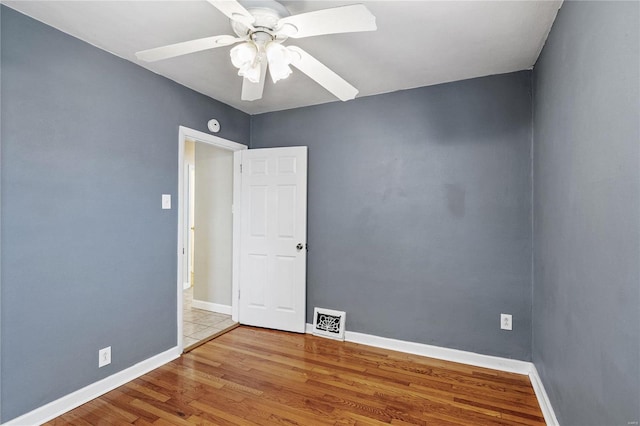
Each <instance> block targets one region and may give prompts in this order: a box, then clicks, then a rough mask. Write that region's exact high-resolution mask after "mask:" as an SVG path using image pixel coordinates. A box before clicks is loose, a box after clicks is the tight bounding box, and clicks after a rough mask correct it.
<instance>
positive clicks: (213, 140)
mask: <svg viewBox="0 0 640 426" xmlns="http://www.w3.org/2000/svg"><path fill="white" fill-rule="evenodd" d="M186 140H193V141H195V142H202V143H206V144H210V145H213V146H216V147H218V148H222V149H226V150H229V151H234V152H235V151H242V150H245V149H248V147H247V146H246V145H243V144H240V143H237V142H233V141H230V140H227V139H224V138H221V137H218V136H214V135H210V134H208V133H204V132H200V131H198V130H195V129H191V128H189V127H184V126H180V127H179V129H178V201H177V203H175V206H176V208H177V209H178V250H177V260H178V262H177V266H178V276H177V291H178V299H177V300H178V309H177V320H178V349H179V350H180V351H182V350H183V349H184V342H183V341H182V318H183V312H182V294H183V286H184V283H183V273H184V271H183V268H184V265H183V264H184V262H183V261H182V260H183V256H184V255H183V252H182V250H183V248H185V247H184V221H185V219H186V218H185V217H184V209H183V208H182V206H184V202H185V197H186V196H185V194H184V183H185V182H184V180H185V179H184V145H185V141H186ZM233 182H234V185H233V248H232V251H233V253H232V265H233V266H232V271H231V319H233V321H238V297H237V294H238V291H239V285H238V276H239V270H238V268H239V265H240V262H239V260H240V220H239V216H240V208H239V207H240V204H239V203H240V185H238V184H236V182H237V183H239V182H240V156H239V155H236V154H234V156H233ZM185 249H186V248H185Z"/></svg>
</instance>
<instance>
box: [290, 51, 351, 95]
mask: <svg viewBox="0 0 640 426" xmlns="http://www.w3.org/2000/svg"><path fill="white" fill-rule="evenodd" d="M287 49H289V51H290V52H292V53H293V54H292V55H291V56H292V61H291V65H293V66H294V67H296V68H298V69H299V70H300V71H302V72H303V73H305V74H306V75H308V76H309V77H311V78H312V79H313V80H315V81H316V82H317V83H318V84H320V85H321V86H322V87H324V88H325V89H327V90H328V91H329V92H331V93H333V94H334V95H335V96H336V97H337V98H339V99H340V100H341V101H348V100H350V99H353V98H355V97H356V95H357V94H358V89H356V88H355V87H353V86H352V85H350V84H349V83H347V82H346V81H345V80H344V79H343V78H342V77H340V76H339V75H338V74H336V73H335V72H333V71H331V70H330V69H329V68H327V66H326V65H324V64H322V63H321V62H320V61H318V60H317V59H316V58H314V57H313V56H311V55H309V54H308V53H307V52H305V51H304V50H302V49H300V48H299V47H296V46H287Z"/></svg>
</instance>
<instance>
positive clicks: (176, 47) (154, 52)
mask: <svg viewBox="0 0 640 426" xmlns="http://www.w3.org/2000/svg"><path fill="white" fill-rule="evenodd" d="M242 40H244V39H242V38H237V37H233V36H230V35H221V36H213V37H205V38H200V39H197V40H189V41H184V42H182V43H176V44H170V45H168V46H162V47H156V48H155V49H148V50H142V51H140V52H136V57H137V58H138V59H140V60H142V61H145V62H155V61H160V60H162V59H168V58H173V57H175V56H182V55H186V54H188V53H194V52H200V51H201V50H208V49H215V48H216V47H223V46H229V45H230V44H233V43H237V42H239V41H242Z"/></svg>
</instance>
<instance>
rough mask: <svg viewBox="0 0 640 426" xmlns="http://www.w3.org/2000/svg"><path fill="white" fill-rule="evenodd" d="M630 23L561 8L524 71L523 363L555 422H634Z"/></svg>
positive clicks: (637, 306)
mask: <svg viewBox="0 0 640 426" xmlns="http://www.w3.org/2000/svg"><path fill="white" fill-rule="evenodd" d="M639 16H640V10H639V3H638V2H628V3H622V2H573V1H569V2H565V3H564V5H563V6H562V9H561V10H560V12H559V15H558V18H557V20H556V22H555V24H554V26H553V29H552V31H551V35H550V37H549V39H548V40H547V44H546V46H545V47H544V50H543V52H542V56H541V57H540V59H539V60H538V63H537V64H536V66H535V71H534V78H535V95H534V105H535V107H534V134H535V143H534V188H535V191H534V192H535V193H534V217H535V224H534V241H535V252H534V255H535V266H534V288H533V290H534V297H533V318H534V323H533V360H534V362H535V364H536V366H537V368H538V371H539V372H540V375H541V377H542V379H543V382H544V385H545V388H546V390H547V392H548V394H549V396H550V398H551V402H552V405H553V407H554V409H555V411H556V414H557V416H558V419H559V421H560V423H561V424H562V425H566V426H569V425H581V426H584V425H627V424H633V422H638V421H639V420H640V413H639V410H640V408H639V407H640V370H639V364H640V341H639V339H640V312H639V310H640V299H639V296H638V295H639V291H640V249H639V246H640V222H639V221H640V207H639V205H640V201H639V199H640V164H639V162H640V149H639V146H640V130H639V123H638V119H639V117H638V112H639V110H638V107H639V105H640V104H639V102H640V98H639V96H638V92H639V89H638V86H639V84H640V74H639V72H638V66H639V64H640V58H639V57H638V51H639V40H640V34H639V24H640V23H639ZM636 424H637V423H636Z"/></svg>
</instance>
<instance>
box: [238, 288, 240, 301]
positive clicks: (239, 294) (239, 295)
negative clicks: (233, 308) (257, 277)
mask: <svg viewBox="0 0 640 426" xmlns="http://www.w3.org/2000/svg"><path fill="white" fill-rule="evenodd" d="M238 300H240V290H238Z"/></svg>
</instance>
